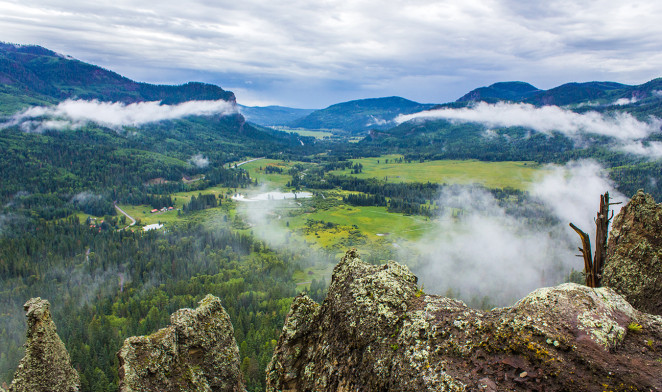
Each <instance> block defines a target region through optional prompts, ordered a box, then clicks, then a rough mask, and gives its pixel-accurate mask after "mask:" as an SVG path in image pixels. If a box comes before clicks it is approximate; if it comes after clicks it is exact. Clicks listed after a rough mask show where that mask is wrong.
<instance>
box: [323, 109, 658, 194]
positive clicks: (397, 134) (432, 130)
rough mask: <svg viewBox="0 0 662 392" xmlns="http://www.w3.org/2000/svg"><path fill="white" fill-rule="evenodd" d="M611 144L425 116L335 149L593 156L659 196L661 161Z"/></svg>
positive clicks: (412, 156) (619, 180)
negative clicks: (419, 120)
mask: <svg viewBox="0 0 662 392" xmlns="http://www.w3.org/2000/svg"><path fill="white" fill-rule="evenodd" d="M661 137H662V136H661V134H659V133H658V134H652V135H651V136H650V137H649V138H648V139H647V141H654V140H658V139H659V138H661ZM613 143H614V140H613V139H610V138H608V137H606V136H599V135H590V137H587V138H585V139H584V140H582V142H577V141H576V140H572V139H570V138H568V137H566V136H564V135H563V134H561V133H559V132H551V133H549V134H545V133H540V132H535V131H532V130H531V129H527V128H523V127H508V128H495V129H489V130H488V129H486V128H485V127H484V126H483V125H480V124H471V123H459V124H454V123H451V122H448V121H425V122H419V123H404V124H402V125H400V126H398V127H396V128H393V129H390V130H388V131H384V132H373V133H372V134H371V136H369V137H368V138H366V139H365V140H363V141H362V142H360V143H358V144H357V145H355V146H349V147H348V149H347V150H345V151H341V150H337V151H336V152H335V154H336V155H337V156H342V157H346V156H348V155H351V154H353V153H358V152H359V151H361V152H363V154H364V155H365V156H378V155H381V154H387V153H388V154H390V153H399V154H403V155H404V158H405V160H406V161H428V160H441V159H479V160H482V161H490V162H491V161H536V162H540V163H558V164H563V163H566V162H568V161H572V160H579V159H594V160H596V161H598V162H599V163H601V164H602V165H603V166H605V167H606V168H608V169H610V177H611V178H612V179H613V180H614V182H615V183H616V186H617V188H618V190H620V191H621V192H623V193H624V194H626V195H633V194H634V193H635V192H636V191H637V190H638V189H644V190H645V191H646V192H648V193H651V194H652V195H653V196H654V197H655V199H656V200H660V199H661V198H662V181H659V180H658V179H659V173H660V169H661V168H662V163H661V162H660V161H659V160H657V161H654V160H651V158H646V157H642V156H637V155H632V154H628V153H625V152H623V151H620V150H619V149H618V148H612V147H611V145H612V144H613ZM352 151H353V152H352Z"/></svg>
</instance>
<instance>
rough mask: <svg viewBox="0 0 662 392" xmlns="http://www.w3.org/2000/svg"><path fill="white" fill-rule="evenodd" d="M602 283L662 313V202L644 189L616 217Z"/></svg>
mask: <svg viewBox="0 0 662 392" xmlns="http://www.w3.org/2000/svg"><path fill="white" fill-rule="evenodd" d="M602 283H603V284H604V285H605V286H609V287H611V288H613V289H614V290H616V292H618V293H619V294H621V295H623V296H624V297H625V298H626V299H627V300H628V301H629V302H630V303H631V304H632V305H633V306H634V307H635V308H637V309H639V310H642V311H644V312H648V313H653V314H658V315H662V204H655V200H653V198H652V197H651V196H650V195H648V194H646V193H644V192H643V191H639V192H637V194H636V195H634V196H633V197H632V199H631V200H630V202H629V203H628V204H627V205H626V206H625V207H623V209H621V212H620V213H619V214H618V215H616V217H614V220H613V222H612V230H611V232H610V234H609V240H608V243H607V263H606V265H605V268H604V273H603V280H602Z"/></svg>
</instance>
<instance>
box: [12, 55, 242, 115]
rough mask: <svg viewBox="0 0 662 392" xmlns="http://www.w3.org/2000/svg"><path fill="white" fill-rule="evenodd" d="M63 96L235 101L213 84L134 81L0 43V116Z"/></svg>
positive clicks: (111, 99)
mask: <svg viewBox="0 0 662 392" xmlns="http://www.w3.org/2000/svg"><path fill="white" fill-rule="evenodd" d="M67 98H78V99H86V100H91V99H96V100H99V101H106V102H123V103H133V102H141V101H162V102H163V103H164V104H176V103H181V102H185V101H192V100H219V99H223V100H229V101H233V102H234V100H235V98H234V94H233V93H232V92H230V91H225V90H223V89H222V88H220V87H218V86H214V85H211V84H204V83H187V84H184V85H181V86H167V85H154V84H148V83H139V82H135V81H133V80H130V79H128V78H126V77H123V76H121V75H119V74H117V73H115V72H112V71H109V70H106V69H103V68H101V67H98V66H96V65H92V64H87V63H85V62H82V61H79V60H76V59H73V58H71V57H67V56H64V55H60V54H58V53H55V52H53V51H51V50H48V49H46V48H42V47H41V46H32V45H29V46H23V45H12V44H5V43H0V99H2V102H1V104H0V110H1V112H0V113H4V114H12V113H14V112H15V111H16V110H17V109H19V108H21V107H25V106H27V105H30V104H43V103H54V102H57V101H61V100H64V99H67Z"/></svg>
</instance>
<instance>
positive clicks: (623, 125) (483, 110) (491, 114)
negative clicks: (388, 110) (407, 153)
mask: <svg viewBox="0 0 662 392" xmlns="http://www.w3.org/2000/svg"><path fill="white" fill-rule="evenodd" d="M415 118H421V119H445V120H451V121H459V122H477V123H482V124H485V125H487V126H490V127H515V126H522V127H527V128H531V129H534V130H536V131H538V132H544V133H549V132H551V131H559V132H561V133H563V134H565V135H566V136H569V137H574V136H577V135H579V134H581V133H584V132H585V133H595V134H598V135H604V136H611V137H614V138H617V139H620V140H632V139H641V138H644V137H646V136H648V135H650V134H651V133H653V132H657V131H659V129H660V125H662V121H661V120H660V119H657V118H651V119H650V121H649V122H641V121H639V120H637V119H636V118H634V117H633V116H631V115H630V114H628V113H613V114H609V115H603V114H601V113H598V112H587V113H581V114H580V113H575V112H573V111H570V110H565V109H562V108H560V107H558V106H542V107H536V106H534V105H531V104H526V103H506V102H499V103H496V104H488V103H485V102H479V103H477V104H475V105H473V106H470V107H465V108H460V109H452V108H444V109H437V110H430V111H425V112H419V113H414V114H408V115H400V116H398V117H397V118H396V121H397V122H398V123H403V122H405V121H409V120H412V119H415Z"/></svg>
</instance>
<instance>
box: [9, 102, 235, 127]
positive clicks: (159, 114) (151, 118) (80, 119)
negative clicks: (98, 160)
mask: <svg viewBox="0 0 662 392" xmlns="http://www.w3.org/2000/svg"><path fill="white" fill-rule="evenodd" d="M236 112H237V109H236V107H235V105H234V104H233V103H231V102H228V101H224V100H218V101H188V102H183V103H180V104H177V105H161V104H160V103H159V102H156V101H154V102H138V103H131V104H125V103H121V102H99V101H96V100H93V101H84V100H71V99H68V100H66V101H63V102H60V103H59V104H58V105H57V106H35V107H31V108H28V109H25V110H23V111H22V112H20V113H17V114H15V115H14V116H13V117H12V118H11V119H10V120H9V122H7V123H4V124H0V127H7V126H12V125H20V127H21V129H23V130H24V131H26V132H41V131H43V130H45V129H56V130H57V129H65V128H79V127H81V126H83V125H85V124H86V123H90V122H93V123H97V124H100V125H104V126H107V127H112V128H119V127H122V126H140V125H144V124H147V123H151V122H158V121H163V120H174V119H178V118H182V117H186V116H193V115H197V116H210V115H228V114H234V113H236Z"/></svg>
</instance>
